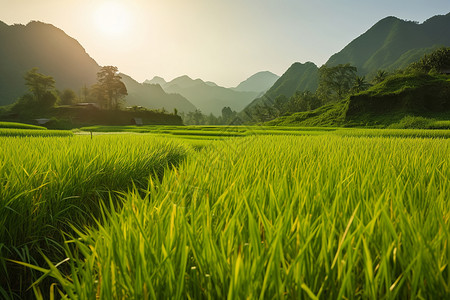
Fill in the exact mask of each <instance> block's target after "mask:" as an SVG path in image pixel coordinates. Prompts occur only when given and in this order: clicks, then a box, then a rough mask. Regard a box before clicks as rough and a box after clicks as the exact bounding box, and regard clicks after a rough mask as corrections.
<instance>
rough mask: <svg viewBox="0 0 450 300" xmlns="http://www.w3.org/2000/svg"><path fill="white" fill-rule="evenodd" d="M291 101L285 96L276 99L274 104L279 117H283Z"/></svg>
mask: <svg viewBox="0 0 450 300" xmlns="http://www.w3.org/2000/svg"><path fill="white" fill-rule="evenodd" d="M288 101H289V99H288V98H287V97H286V96H285V95H279V96H278V97H276V98H275V102H274V103H273V107H274V108H275V109H276V110H277V111H278V115H279V116H280V115H282V114H284V113H285V112H286V103H287V102H288Z"/></svg>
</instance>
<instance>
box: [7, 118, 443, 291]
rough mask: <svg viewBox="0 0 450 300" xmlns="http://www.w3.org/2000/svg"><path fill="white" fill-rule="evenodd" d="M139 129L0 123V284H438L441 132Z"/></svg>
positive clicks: (73, 287) (70, 287) (125, 287)
mask: <svg viewBox="0 0 450 300" xmlns="http://www.w3.org/2000/svg"><path fill="white" fill-rule="evenodd" d="M136 128H137V127H136ZM109 129H110V130H109V131H111V128H109ZM134 129H135V128H134V127H131V128H125V129H124V128H116V130H114V131H134ZM137 129H139V128H137ZM144 129H145V130H147V131H146V134H107V135H101V134H93V136H92V138H91V137H90V134H88V135H87V136H84V135H74V136H67V137H28V138H20V137H0V143H1V145H2V152H1V153H0V186H1V193H0V215H1V218H0V220H1V222H2V223H1V225H2V226H0V228H2V229H1V231H0V237H1V245H0V251H1V256H2V259H1V264H0V266H1V271H0V272H1V274H0V277H1V278H6V279H4V280H3V281H2V285H1V288H0V293H1V295H2V296H4V297H5V298H6V297H10V296H11V295H14V294H18V295H20V294H26V292H24V291H25V290H26V289H28V288H29V287H30V285H31V284H32V283H33V282H35V284H34V285H33V286H32V288H30V289H29V292H30V293H32V295H33V296H37V297H39V296H42V297H43V298H49V297H51V296H52V295H56V294H59V293H61V294H62V295H66V296H67V297H69V298H78V299H91V298H95V297H96V298H100V299H120V298H135V299H149V298H150V299H152V298H288V299H309V298H311V299H335V298H341V299H342V298H369V299H404V298H433V299H443V298H447V297H448V296H449V295H450V269H449V256H450V252H449V248H448V239H449V235H450V224H449V219H450V204H449V203H450V202H449V196H448V195H450V166H449V163H450V140H449V139H447V138H448V136H449V132H448V131H445V130H444V131H429V130H389V131H388V130H384V131H383V130H368V129H365V130H364V129H342V128H340V129H338V128H300V129H299V128H277V127H262V128H261V127H239V126H236V127H203V126H201V127H199V126H197V127H168V126H163V127H155V126H153V127H145V128H142V127H140V129H139V130H144ZM83 130H85V131H86V132H89V131H93V132H100V131H103V132H106V131H108V130H106V129H105V128H97V129H96V130H94V128H89V129H86V128H84V129H83ZM221 132H223V133H224V134H223V135H220V133H221ZM189 133H192V134H189ZM201 133H204V135H201ZM17 149H26V150H25V151H22V152H21V153H18V150H17ZM64 241H65V242H64ZM42 275H44V276H43V277H41V276H42Z"/></svg>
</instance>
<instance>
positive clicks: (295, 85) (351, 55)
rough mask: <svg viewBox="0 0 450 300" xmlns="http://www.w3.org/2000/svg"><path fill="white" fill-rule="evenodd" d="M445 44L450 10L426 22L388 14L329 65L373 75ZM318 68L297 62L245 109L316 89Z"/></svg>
mask: <svg viewBox="0 0 450 300" xmlns="http://www.w3.org/2000/svg"><path fill="white" fill-rule="evenodd" d="M441 46H450V13H448V14H447V15H440V16H434V17H432V18H430V19H428V20H427V21H425V22H424V23H422V24H418V23H415V22H411V21H404V20H401V19H398V18H396V17H387V18H384V19H382V20H381V21H379V22H377V23H376V24H375V25H374V26H372V27H371V28H370V29H369V30H367V31H366V32H365V33H363V34H362V35H361V36H359V37H358V38H356V39H355V40H353V41H352V42H351V43H350V44H348V45H347V46H346V47H344V49H342V50H341V51H340V52H338V53H336V54H334V55H333V56H331V57H330V59H329V60H328V61H327V62H326V65H328V66H335V65H338V64H346V63H350V64H351V65H353V66H356V67H357V68H358V73H359V74H360V75H367V76H368V78H369V79H370V77H371V76H373V75H374V74H375V73H376V72H377V71H378V70H387V71H392V70H396V69H399V68H404V67H406V66H408V65H409V64H410V63H412V62H414V61H417V60H419V59H420V57H422V56H423V55H424V54H426V53H429V52H432V51H433V50H434V49H436V48H439V47H441ZM317 71H318V67H317V66H316V65H314V64H313V63H306V64H300V63H294V64H293V65H292V66H291V67H290V68H289V69H288V70H287V71H286V72H285V73H284V74H283V75H282V76H281V78H280V79H278V80H277V81H276V82H275V84H274V85H273V86H272V87H271V88H270V89H269V90H268V91H267V92H266V93H265V94H264V96H262V97H259V98H257V99H255V100H254V101H252V102H251V103H250V104H249V105H248V106H247V107H246V109H245V111H244V112H248V111H249V110H250V109H252V108H253V107H255V106H256V105H265V104H267V105H271V104H273V101H274V100H275V99H276V98H277V97H278V96H280V95H284V96H286V97H288V98H289V97H291V96H292V95H293V94H294V93H295V92H296V91H307V90H308V91H312V92H314V91H315V90H316V89H317V85H318V74H317Z"/></svg>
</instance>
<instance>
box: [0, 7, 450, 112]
mask: <svg viewBox="0 0 450 300" xmlns="http://www.w3.org/2000/svg"><path fill="white" fill-rule="evenodd" d="M440 46H450V13H448V14H447V15H440V16H435V17H432V18H430V19H428V20H427V21H425V22H424V23H422V24H418V23H415V22H411V21H404V20H400V19H398V18H395V17H387V18H384V19H382V20H380V21H379V22H377V23H376V24H375V25H374V26H372V27H371V28H370V29H369V30H367V31H366V32H365V33H363V34H362V35H361V36H359V37H358V38H356V39H355V40H353V41H352V42H351V43H349V44H348V45H347V46H346V47H344V49H342V50H341V51H340V52H338V53H336V54H334V55H333V56H331V57H330V59H329V60H328V61H327V63H326V64H327V65H329V66H334V65H337V64H341V63H342V64H345V63H350V64H352V65H354V66H356V67H357V68H358V73H359V74H360V75H367V76H368V78H369V79H370V77H371V76H372V75H373V74H374V73H375V72H376V71H377V70H380V69H384V70H388V71H389V70H395V69H398V68H403V67H405V66H407V65H409V64H410V63H411V62H413V61H417V60H418V59H419V58H420V57H421V56H422V55H423V54H424V53H428V52H431V51H432V50H433V49H435V48H437V47H440ZM33 67H38V68H39V72H41V73H44V74H47V75H51V76H53V77H54V78H55V80H56V86H57V88H58V89H64V88H71V89H73V90H75V91H76V92H78V91H79V90H80V89H81V88H82V87H83V86H90V85H91V84H93V83H95V82H96V73H97V72H98V70H99V69H100V66H99V65H98V64H97V63H96V61H95V60H94V59H92V58H91V57H90V56H89V55H88V54H87V53H86V51H85V49H84V48H83V47H82V46H81V45H80V43H78V42H77V41H76V40H75V39H73V38H71V37H69V36H68V35H67V34H65V33H64V31H62V30H61V29H58V28H56V27H55V26H53V25H50V24H45V23H42V22H36V21H33V22H30V23H28V24H27V25H11V26H9V25H7V24H5V23H3V22H1V21H0V105H6V104H10V103H13V102H15V101H16V100H17V98H18V97H20V96H21V95H23V94H24V93H26V92H27V88H26V86H25V85H24V79H23V75H24V74H25V72H26V71H28V70H29V69H31V68H33ZM317 71H318V66H316V65H315V64H313V63H311V62H307V63H304V64H301V63H294V64H293V65H292V66H291V67H290V68H289V69H288V70H287V71H286V72H285V73H284V74H283V75H282V76H281V77H280V78H278V76H277V75H275V74H273V73H270V72H259V73H257V74H255V75H253V76H251V77H250V78H248V79H247V80H245V81H243V82H242V83H240V84H239V85H238V86H237V87H235V88H225V87H221V86H218V85H217V84H215V83H214V82H210V81H203V80H201V79H195V80H194V79H191V78H189V77H188V76H181V77H178V78H175V79H174V80H172V81H170V82H166V81H165V80H164V79H163V78H161V77H155V78H153V79H152V80H149V81H146V82H145V83H142V84H141V83H138V82H136V81H135V80H133V79H132V78H131V77H129V76H127V75H122V77H123V81H124V83H125V85H126V86H127V89H128V93H129V95H128V97H127V98H126V101H127V103H126V105H140V106H144V107H148V108H165V109H166V110H168V111H172V110H173V108H177V109H178V110H179V111H184V112H188V111H192V110H194V109H196V108H199V109H200V110H201V111H202V112H203V113H206V114H209V113H214V114H215V115H220V114H221V110H222V108H223V107H225V106H229V107H231V108H232V109H233V110H237V111H240V110H242V109H244V108H246V109H247V110H248V109H250V108H252V107H254V106H256V105H261V104H262V105H264V104H267V105H271V103H273V101H274V100H275V99H276V98H277V97H278V96H280V95H284V96H286V97H290V96H292V95H293V94H294V93H295V92H296V91H307V90H308V91H315V90H316V89H317V86H318V74H317V73H318V72H317Z"/></svg>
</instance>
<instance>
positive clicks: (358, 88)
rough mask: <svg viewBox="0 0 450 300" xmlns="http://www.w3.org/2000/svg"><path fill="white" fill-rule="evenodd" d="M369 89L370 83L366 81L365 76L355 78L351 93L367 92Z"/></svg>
mask: <svg viewBox="0 0 450 300" xmlns="http://www.w3.org/2000/svg"><path fill="white" fill-rule="evenodd" d="M369 87H370V83H368V82H367V81H366V77H365V76H356V78H355V83H354V85H353V88H352V91H353V92H355V93H359V92H362V91H365V90H367V89H368V88H369Z"/></svg>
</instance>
